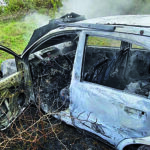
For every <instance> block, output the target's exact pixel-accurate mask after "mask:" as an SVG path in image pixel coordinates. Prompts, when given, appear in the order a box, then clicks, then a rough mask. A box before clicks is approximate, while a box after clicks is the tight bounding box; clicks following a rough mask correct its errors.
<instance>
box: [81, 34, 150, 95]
mask: <svg viewBox="0 0 150 150" xmlns="http://www.w3.org/2000/svg"><path fill="white" fill-rule="evenodd" d="M94 41H95V42H94ZM114 41H115V40H113V39H108V38H102V37H94V36H93V37H91V36H87V40H86V45H85V56H84V57H85V58H84V62H83V73H82V80H83V81H87V82H92V83H96V84H100V85H104V86H107V87H111V88H115V89H119V90H123V91H126V92H129V93H132V94H138V95H142V96H146V97H149V91H150V59H149V58H150V51H149V50H146V49H145V48H143V47H141V46H137V45H135V44H132V43H129V42H126V41H121V40H120V41H119V40H116V41H115V42H114ZM103 45H106V46H103Z"/></svg>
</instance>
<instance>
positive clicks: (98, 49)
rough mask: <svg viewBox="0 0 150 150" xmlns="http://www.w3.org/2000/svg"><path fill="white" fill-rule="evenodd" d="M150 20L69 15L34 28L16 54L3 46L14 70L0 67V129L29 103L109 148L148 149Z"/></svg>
mask: <svg viewBox="0 0 150 150" xmlns="http://www.w3.org/2000/svg"><path fill="white" fill-rule="evenodd" d="M149 20H150V16H115V17H105V18H96V19H90V20H84V18H83V17H82V16H79V15H77V14H74V13H72V14H69V15H66V16H63V17H62V18H60V19H56V20H52V21H50V23H49V24H48V25H46V26H44V27H41V28H39V29H37V30H36V31H35V32H34V34H33V36H32V38H31V40H30V42H29V44H28V46H27V47H26V49H25V50H24V52H23V53H22V55H21V56H18V55H17V54H15V53H14V52H13V51H11V50H10V49H8V48H6V47H3V46H0V50H1V51H5V52H7V53H9V54H11V55H13V56H15V64H16V68H17V71H16V70H15V69H14V71H13V73H11V74H10V75H7V74H6V75H5V74H4V71H3V70H2V74H3V78H1V80H0V99H1V101H0V102H1V103H0V128H1V130H4V129H5V128H7V127H8V126H9V125H10V124H11V123H12V121H13V120H15V118H16V117H17V116H18V115H19V114H20V113H21V112H22V111H23V110H24V109H25V108H26V107H27V105H28V104H29V103H31V102H32V103H34V104H40V106H41V109H42V110H43V111H44V112H45V113H49V112H51V113H52V114H53V116H54V117H56V118H58V119H61V120H62V121H64V122H66V123H67V124H70V125H72V126H75V127H78V128H81V129H84V130H87V131H89V132H91V133H93V134H95V135H97V136H98V137H100V138H101V139H103V141H104V142H106V143H107V144H109V145H110V146H112V147H113V148H116V149H119V150H122V149H124V148H126V147H129V146H132V148H134V147H135V149H136V147H139V148H138V149H142V150H143V149H147V148H148V149H149V148H150V130H149V129H150V22H149ZM139 22H141V23H139ZM2 68H3V67H2V66H1V69H2Z"/></svg>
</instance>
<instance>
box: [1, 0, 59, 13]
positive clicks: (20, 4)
mask: <svg viewBox="0 0 150 150" xmlns="http://www.w3.org/2000/svg"><path fill="white" fill-rule="evenodd" d="M5 2H6V4H7V6H0V15H9V14H12V13H16V12H18V11H29V10H39V9H40V10H41V9H43V10H45V11H48V12H49V11H50V12H51V10H52V9H53V11H56V10H57V9H58V8H59V7H60V6H61V5H62V3H61V0H5Z"/></svg>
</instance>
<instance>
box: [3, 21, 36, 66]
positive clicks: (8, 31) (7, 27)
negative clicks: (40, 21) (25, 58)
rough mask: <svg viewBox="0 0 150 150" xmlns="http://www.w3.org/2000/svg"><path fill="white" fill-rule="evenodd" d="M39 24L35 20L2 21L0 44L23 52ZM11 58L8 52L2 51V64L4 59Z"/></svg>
mask: <svg viewBox="0 0 150 150" xmlns="http://www.w3.org/2000/svg"><path fill="white" fill-rule="evenodd" d="M36 28H37V26H36V24H35V23H34V22H31V23H29V22H26V21H18V20H14V21H12V20H11V21H8V22H0V45H4V46H6V47H8V48H10V49H12V50H14V51H15V52H16V53H17V54H21V53H22V52H23V50H24V48H25V47H26V45H27V43H28V41H29V39H30V37H31V35H32V33H33V31H34V29H36ZM8 58H11V57H10V56H9V55H8V54H7V55H6V54H5V53H2V52H0V64H1V62H2V61H4V60H6V59H8Z"/></svg>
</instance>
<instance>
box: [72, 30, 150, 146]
mask: <svg viewBox="0 0 150 150" xmlns="http://www.w3.org/2000/svg"><path fill="white" fill-rule="evenodd" d="M95 35H96V36H95ZM102 38H105V40H104V41H101V40H102ZM109 39H111V40H110V42H109ZM138 39H140V41H137V40H138ZM114 40H116V41H120V45H119V46H118V47H115V46H116V45H113V41H114ZM140 42H141V43H143V47H148V40H147V38H146V37H138V36H136V35H125V34H120V33H109V32H101V34H97V33H96V32H88V33H86V32H83V33H82V36H81V37H80V42H79V44H80V45H79V46H78V49H77V54H76V58H75V65H74V70H73V78H72V82H71V87H70V92H71V105H70V111H71V115H72V118H74V119H72V120H73V124H74V125H75V126H78V127H80V128H82V129H85V130H88V131H90V132H92V133H94V134H97V135H99V136H100V137H102V138H103V139H105V140H107V141H108V142H109V143H111V144H113V145H117V144H118V143H119V142H120V141H121V140H123V139H125V138H132V137H142V136H149V135H150V132H149V125H150V124H149V117H150V101H149V90H148V87H149V78H150V77H149V75H150V74H149V66H150V64H149V58H150V52H149V50H148V49H146V48H143V49H139V47H138V46H137V48H134V49H132V48H131V47H132V45H133V43H138V44H139V45H140ZM89 43H90V44H89ZM108 43H110V47H106V46H105V44H108ZM95 44H96V45H95ZM101 44H103V46H102V47H100V45H101ZM114 44H117V42H114ZM91 45H92V46H91ZM93 45H94V46H93ZM87 52H88V53H87ZM145 88H146V89H145Z"/></svg>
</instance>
